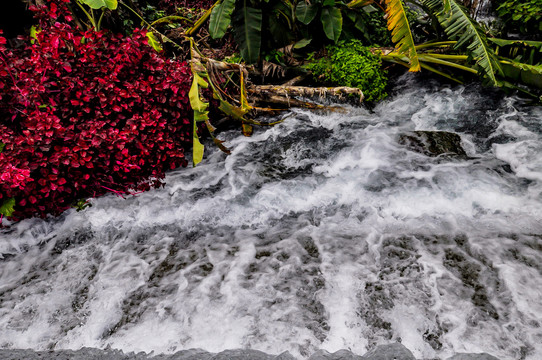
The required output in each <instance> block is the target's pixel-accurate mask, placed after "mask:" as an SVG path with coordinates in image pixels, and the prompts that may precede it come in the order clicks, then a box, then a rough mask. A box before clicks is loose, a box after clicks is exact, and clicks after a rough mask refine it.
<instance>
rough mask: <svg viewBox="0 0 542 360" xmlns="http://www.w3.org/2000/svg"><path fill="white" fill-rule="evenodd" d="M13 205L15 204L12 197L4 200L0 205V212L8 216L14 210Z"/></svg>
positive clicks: (11, 214)
mask: <svg viewBox="0 0 542 360" xmlns="http://www.w3.org/2000/svg"><path fill="white" fill-rule="evenodd" d="M14 206H15V199H14V198H10V199H7V200H6V201H4V203H3V204H2V206H0V214H2V215H4V216H8V217H10V216H13V212H14V211H15V209H14V208H13V207H14Z"/></svg>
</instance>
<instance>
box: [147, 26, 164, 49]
mask: <svg viewBox="0 0 542 360" xmlns="http://www.w3.org/2000/svg"><path fill="white" fill-rule="evenodd" d="M147 39H149V40H148V43H149V45H150V46H152V48H153V49H154V50H156V52H160V51H162V50H164V49H163V48H162V44H160V42H159V41H158V39H157V38H156V37H155V36H154V33H153V32H152V31H148V32H147Z"/></svg>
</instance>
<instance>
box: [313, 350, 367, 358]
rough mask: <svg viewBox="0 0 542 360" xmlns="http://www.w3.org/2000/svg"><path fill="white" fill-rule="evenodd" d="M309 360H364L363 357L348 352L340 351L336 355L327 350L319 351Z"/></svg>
mask: <svg viewBox="0 0 542 360" xmlns="http://www.w3.org/2000/svg"><path fill="white" fill-rule="evenodd" d="M309 360H363V358H362V357H361V356H358V355H354V354H353V353H352V352H350V351H348V350H339V351H337V352H335V353H329V352H327V351H325V350H318V351H317V352H315V353H314V354H312V356H311V357H310V358H309Z"/></svg>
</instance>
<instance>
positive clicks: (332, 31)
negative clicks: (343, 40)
mask: <svg viewBox="0 0 542 360" xmlns="http://www.w3.org/2000/svg"><path fill="white" fill-rule="evenodd" d="M320 20H321V21H322V25H323V27H324V33H325V34H326V36H327V38H328V39H330V40H333V41H334V42H337V41H338V40H339V37H340V36H341V32H342V29H343V16H342V14H341V10H339V9H337V8H336V7H326V8H323V9H322V14H321V15H320Z"/></svg>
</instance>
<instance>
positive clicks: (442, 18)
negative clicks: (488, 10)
mask: <svg viewBox="0 0 542 360" xmlns="http://www.w3.org/2000/svg"><path fill="white" fill-rule="evenodd" d="M424 4H425V5H426V6H428V7H429V8H430V9H431V10H433V11H434V12H435V13H436V14H437V19H438V21H439V22H440V24H441V25H442V27H443V28H444V31H445V32H446V34H447V35H448V36H449V37H450V38H451V39H453V40H455V39H457V44H456V45H455V48H456V49H459V48H465V47H466V49H467V51H468V52H469V54H470V55H471V56H472V58H473V59H474V61H475V62H476V64H477V65H478V66H479V67H480V70H481V73H482V74H483V75H484V76H485V78H486V79H487V80H488V81H489V83H490V84H491V85H493V86H498V84H499V82H498V80H497V77H496V76H497V74H502V70H501V68H500V66H499V62H498V60H497V57H496V55H495V52H494V51H493V49H492V48H491V47H490V46H489V45H488V42H487V38H486V36H485V34H484V32H483V30H482V28H481V27H480V26H479V25H478V23H477V22H476V21H474V20H473V19H472V18H471V17H470V16H469V13H468V10H467V9H466V8H465V7H463V6H462V5H460V4H459V3H458V2H457V0H425V1H424Z"/></svg>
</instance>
